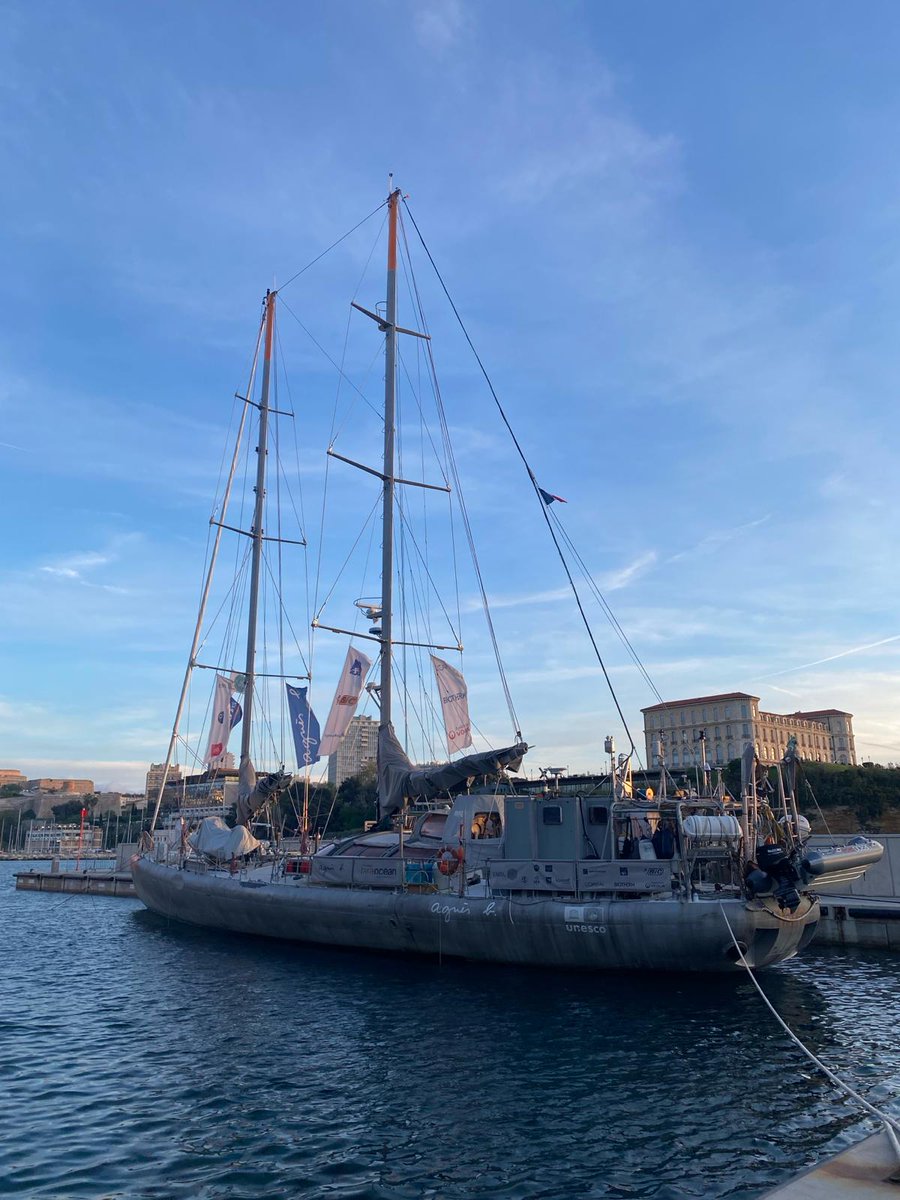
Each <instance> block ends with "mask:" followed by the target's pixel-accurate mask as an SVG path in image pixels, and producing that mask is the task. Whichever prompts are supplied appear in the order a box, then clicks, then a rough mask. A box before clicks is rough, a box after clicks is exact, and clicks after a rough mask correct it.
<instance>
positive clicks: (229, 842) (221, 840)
mask: <svg viewBox="0 0 900 1200" xmlns="http://www.w3.org/2000/svg"><path fill="white" fill-rule="evenodd" d="M188 841H189V842H190V844H191V845H192V846H193V847H194V849H195V850H196V851H197V853H198V854H207V855H209V857H210V858H215V859H217V860H218V861H219V862H228V861H229V860H230V859H232V858H241V857H242V856H243V855H244V854H250V853H252V851H254V850H255V849H256V848H257V846H259V842H258V841H257V840H256V838H255V837H254V836H253V835H252V833H251V832H250V830H249V829H245V828H244V827H243V826H242V825H236V826H235V827H234V829H229V828H228V826H227V825H226V824H225V822H224V821H223V820H222V818H221V817H204V819H203V820H202V821H201V822H200V827H199V829H198V830H197V832H196V833H193V834H191V836H190V837H189V838H188Z"/></svg>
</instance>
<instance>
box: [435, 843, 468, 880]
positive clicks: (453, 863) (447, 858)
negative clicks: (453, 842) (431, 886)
mask: <svg viewBox="0 0 900 1200" xmlns="http://www.w3.org/2000/svg"><path fill="white" fill-rule="evenodd" d="M464 858H465V855H464V854H463V852H462V848H461V847H459V846H457V847H455V848H454V847H453V846H442V847H441V849H440V850H439V851H438V855H437V866H438V870H439V871H440V873H441V874H442V875H455V874H456V872H457V871H458V870H459V868H460V866H461V865H462V862H463V859H464Z"/></svg>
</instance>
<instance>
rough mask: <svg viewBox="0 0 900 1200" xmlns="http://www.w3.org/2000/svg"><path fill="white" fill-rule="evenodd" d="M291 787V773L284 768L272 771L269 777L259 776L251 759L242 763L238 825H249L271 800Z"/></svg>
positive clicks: (237, 805) (238, 798)
mask: <svg viewBox="0 0 900 1200" xmlns="http://www.w3.org/2000/svg"><path fill="white" fill-rule="evenodd" d="M290 785H291V773H290V771H285V770H284V768H282V769H281V770H280V771H272V772H271V774H269V775H262V776H260V775H257V774H256V771H255V770H254V768H253V763H252V762H251V761H250V759H249V758H245V759H243V760H242V761H241V768H240V775H239V777H238V797H237V804H236V805H235V810H236V824H238V825H249V824H250V822H251V821H252V820H253V818H254V817H255V816H256V814H257V813H258V812H259V810H260V809H261V808H263V807H264V806H265V805H266V804H267V803H268V801H269V800H274V799H276V798H277V797H278V795H279V793H281V792H283V791H284V790H285V789H286V788H288V787H290Z"/></svg>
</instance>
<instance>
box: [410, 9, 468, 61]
mask: <svg viewBox="0 0 900 1200" xmlns="http://www.w3.org/2000/svg"><path fill="white" fill-rule="evenodd" d="M466 25H467V16H466V13H465V12H464V10H463V6H462V4H461V3H460V0H428V2H425V0H416V3H414V5H413V29H414V31H415V35H416V38H417V39H418V41H419V43H420V44H421V45H422V46H423V47H424V48H425V49H426V50H428V51H430V52H431V53H432V54H438V55H440V54H445V53H446V52H447V51H448V50H450V49H451V48H452V47H454V46H455V45H456V44H457V42H459V41H460V39H461V37H462V35H463V33H464V31H465V28H466Z"/></svg>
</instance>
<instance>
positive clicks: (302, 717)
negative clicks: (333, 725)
mask: <svg viewBox="0 0 900 1200" xmlns="http://www.w3.org/2000/svg"><path fill="white" fill-rule="evenodd" d="M284 686H285V687H286V688H287V697H288V709H289V711H290V714H291V729H292V730H293V733H294V749H295V750H296V751H297V766H298V767H300V769H301V770H302V769H303V767H311V766H312V765H313V763H317V762H318V761H319V743H320V742H321V740H322V739H321V737H320V736H319V722H318V721H317V720H316V714H315V713H314V712H313V710H312V709H311V708H310V706H309V701H308V700H307V698H306V691H307V689H306V688H302V687H291V685H290V684H289V683H286V684H285V685H284Z"/></svg>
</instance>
